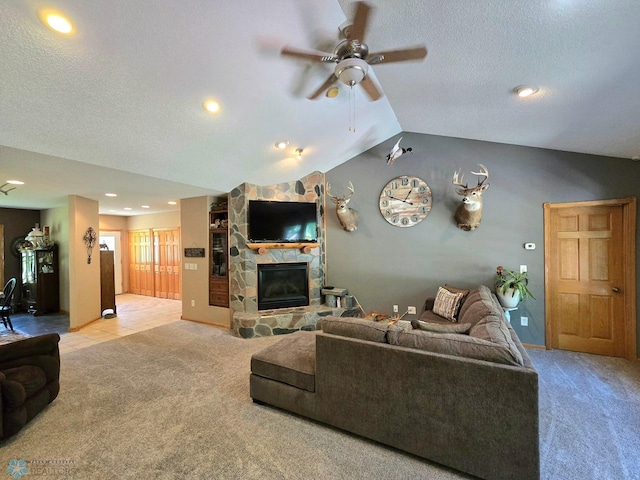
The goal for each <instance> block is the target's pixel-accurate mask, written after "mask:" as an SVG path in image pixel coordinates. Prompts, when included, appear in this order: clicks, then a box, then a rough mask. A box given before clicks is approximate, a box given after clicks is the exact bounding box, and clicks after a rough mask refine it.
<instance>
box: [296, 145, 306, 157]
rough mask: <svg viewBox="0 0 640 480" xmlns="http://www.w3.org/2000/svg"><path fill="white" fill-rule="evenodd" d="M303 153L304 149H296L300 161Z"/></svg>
mask: <svg viewBox="0 0 640 480" xmlns="http://www.w3.org/2000/svg"><path fill="white" fill-rule="evenodd" d="M302 152H304V150H303V149H302V148H296V158H297V159H298V160H302Z"/></svg>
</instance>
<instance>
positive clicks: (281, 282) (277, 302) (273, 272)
mask: <svg viewBox="0 0 640 480" xmlns="http://www.w3.org/2000/svg"><path fill="white" fill-rule="evenodd" d="M307 305H309V265H308V264H307V263H305V262H296V263H266V264H259V265H258V310H271V309H275V308H288V307H302V306H307Z"/></svg>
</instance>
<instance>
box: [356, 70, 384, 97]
mask: <svg viewBox="0 0 640 480" xmlns="http://www.w3.org/2000/svg"><path fill="white" fill-rule="evenodd" d="M360 85H362V88H364V91H365V92H367V95H369V98H370V99H371V100H373V101H374V102H375V101H376V100H378V99H379V98H380V97H382V93H381V92H380V90H379V89H378V87H377V86H376V84H375V83H374V82H373V80H371V77H369V76H367V77H364V78H363V79H362V81H361V82H360Z"/></svg>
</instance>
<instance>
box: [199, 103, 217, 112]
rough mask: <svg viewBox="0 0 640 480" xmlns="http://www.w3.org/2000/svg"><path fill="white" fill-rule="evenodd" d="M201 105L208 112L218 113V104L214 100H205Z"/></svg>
mask: <svg viewBox="0 0 640 480" xmlns="http://www.w3.org/2000/svg"><path fill="white" fill-rule="evenodd" d="M202 107H203V108H204V109H205V110H206V111H207V112H209V113H218V112H219V111H220V104H219V103H218V102H216V101H215V100H206V101H205V102H204V103H203V104H202Z"/></svg>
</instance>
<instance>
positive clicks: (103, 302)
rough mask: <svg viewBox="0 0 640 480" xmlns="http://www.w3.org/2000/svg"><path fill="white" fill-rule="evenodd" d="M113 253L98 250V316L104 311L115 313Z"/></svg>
mask: <svg viewBox="0 0 640 480" xmlns="http://www.w3.org/2000/svg"><path fill="white" fill-rule="evenodd" d="M113 255H114V252H113V251H112V250H100V314H104V311H105V310H112V311H113V313H114V314H115V313H116V281H115V273H114V266H115V263H114V259H113Z"/></svg>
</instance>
